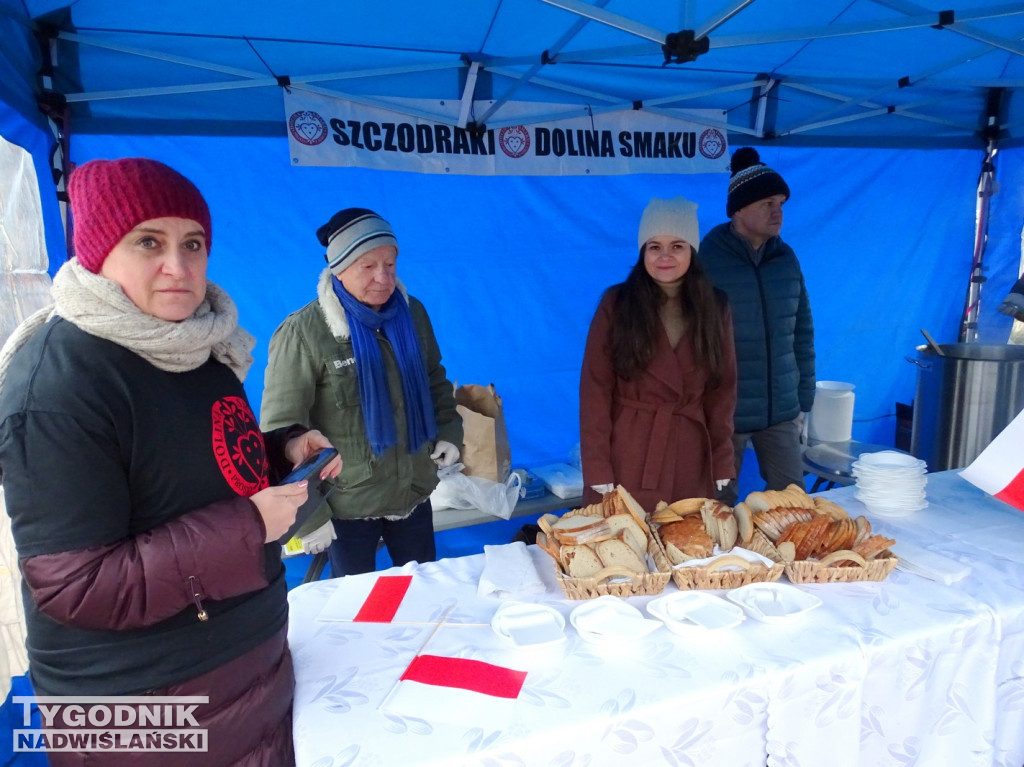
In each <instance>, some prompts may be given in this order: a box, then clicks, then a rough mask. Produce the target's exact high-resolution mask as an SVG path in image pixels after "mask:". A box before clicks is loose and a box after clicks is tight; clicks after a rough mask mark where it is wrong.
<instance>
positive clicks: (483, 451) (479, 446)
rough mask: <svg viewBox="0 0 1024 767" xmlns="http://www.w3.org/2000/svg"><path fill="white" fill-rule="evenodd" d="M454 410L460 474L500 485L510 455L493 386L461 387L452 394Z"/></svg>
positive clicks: (503, 479)
mask: <svg viewBox="0 0 1024 767" xmlns="http://www.w3.org/2000/svg"><path fill="white" fill-rule="evenodd" d="M455 404H456V408H455V409H456V410H457V411H458V413H459V415H460V416H462V432H463V438H462V444H463V448H462V455H461V457H460V459H459V460H461V461H462V463H463V464H464V465H465V468H464V469H463V473H465V474H469V475H471V476H474V477H483V478H485V479H489V480H491V481H492V482H504V481H505V479H506V478H507V477H508V475H509V472H510V471H511V470H512V451H511V449H510V448H509V444H508V430H507V429H506V428H505V412H504V410H502V407H501V397H499V396H498V392H497V391H495V389H494V384H489V385H487V386H478V385H477V384H464V385H462V386H459V387H458V388H457V389H456V390H455Z"/></svg>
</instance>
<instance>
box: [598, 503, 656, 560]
mask: <svg viewBox="0 0 1024 767" xmlns="http://www.w3.org/2000/svg"><path fill="white" fill-rule="evenodd" d="M605 522H607V523H608V527H610V528H611V531H612V533H613V534H618V532H619V531H620V530H621V531H622V533H623V534H624V537H623V539H624V540H625V541H626V543H628V544H629V545H630V546H631V547H632V548H633V551H635V552H636V553H637V554H639V555H640V556H641V558H642V557H643V556H644V555H645V554H646V553H647V536H646V535H644V531H643V530H641V529H640V525H638V524H637V523H636V520H635V519H633V517H632V515H630V514H612V515H611V516H610V517H606V518H605Z"/></svg>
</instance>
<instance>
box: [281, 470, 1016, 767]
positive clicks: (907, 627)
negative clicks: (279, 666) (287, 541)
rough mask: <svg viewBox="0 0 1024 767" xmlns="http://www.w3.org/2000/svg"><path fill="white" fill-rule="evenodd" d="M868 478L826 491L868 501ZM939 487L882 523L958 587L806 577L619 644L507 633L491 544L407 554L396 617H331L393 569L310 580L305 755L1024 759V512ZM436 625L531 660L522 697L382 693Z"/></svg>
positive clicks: (294, 644) (850, 502)
mask: <svg viewBox="0 0 1024 767" xmlns="http://www.w3.org/2000/svg"><path fill="white" fill-rule="evenodd" d="M855 489H856V488H853V487H848V488H840V489H837V490H833V491H830V492H829V493H827V494H826V495H827V496H828V497H829V498H832V499H833V500H835V501H837V502H838V503H840V504H841V505H843V506H844V507H846V508H847V509H848V511H849V512H850V513H851V514H853V515H857V514H861V513H864V514H865V515H866V516H869V517H870V515H868V514H866V512H865V510H864V507H863V506H862V505H861V504H860V502H859V501H857V500H856V498H855V496H854V491H855ZM927 492H928V498H929V501H930V505H929V507H928V508H926V509H924V510H922V511H919V512H917V513H916V514H914V515H913V516H912V517H909V518H907V519H901V520H882V519H877V518H876V519H872V523H873V526H874V527H875V528H876V529H877V530H879V531H881V532H884V533H888V534H889V535H890V537H892V538H895V539H896V540H897V544H896V546H895V547H894V549H895V551H896V553H897V554H898V553H899V543H898V542H899V541H906V542H908V543H912V544H914V545H916V546H922V547H925V548H927V549H929V550H932V551H935V552H937V553H940V554H942V555H945V556H948V557H951V558H953V559H956V560H958V561H960V562H963V563H966V564H969V565H970V567H971V569H972V572H971V574H970V575H968V576H967V577H966V578H964V579H962V580H960V581H958V582H956V583H954V584H952V585H948V586H947V585H943V584H942V583H938V582H935V581H931V580H926V579H924V578H922V577H919V576H917V575H912V574H909V573H905V572H902V571H900V570H896V571H895V572H893V573H892V574H891V575H890V576H889V578H887V579H886V580H885V581H884V582H882V583H863V584H824V585H807V586H800V588H802V589H806V590H807V591H809V592H811V593H813V594H815V595H817V596H818V597H820V598H821V599H822V601H823V603H824V604H823V605H822V606H821V607H820V608H818V609H816V610H813V611H812V612H810V613H808V614H806V615H804V616H801V617H798V618H793V619H791V620H790V621H788V622H783V623H771V624H769V623H760V622H757V621H754V620H751V619H749V618H748V619H747V620H745V621H744V622H743V623H741V624H740V625H738V626H737V627H735V628H733V629H729V630H726V631H725V632H707V633H705V632H702V631H700V630H697V629H695V630H694V632H693V637H692V638H685V639H684V638H682V637H679V636H676V635H675V634H671V633H670V632H669V631H668V630H667V629H665V628H659V629H658V630H656V631H654V632H653V633H651V634H649V635H648V636H647V637H645V638H643V639H641V640H637V641H635V642H633V643H629V644H623V645H621V646H616V647H614V648H608V647H605V646H598V645H593V644H588V643H586V642H584V641H583V640H582V639H580V638H579V636H578V635H577V634H576V632H575V631H574V630H573V629H572V628H571V627H570V626H569V625H568V621H567V628H566V632H567V634H568V640H567V641H566V642H564V643H562V644H560V645H554V646H551V647H546V648H537V649H533V650H521V649H515V648H510V647H508V646H507V645H506V644H505V643H504V642H503V641H502V640H501V639H500V638H499V637H497V636H496V635H495V634H494V633H493V632H492V630H491V629H490V627H489V625H487V624H488V622H489V620H490V617H491V615H492V614H493V612H494V611H495V610H496V609H497V607H498V606H499V605H500V604H501V600H499V599H495V598H481V597H478V596H477V592H476V584H477V581H478V580H479V577H480V574H481V571H482V569H483V565H484V557H483V555H475V556H469V557H461V558H458V559H448V560H442V561H441V562H436V563H429V564H425V565H417V566H413V567H410V568H407V569H406V570H405V572H409V573H412V575H413V581H414V584H415V592H414V591H413V589H410V592H409V595H410V596H412V595H413V594H414V593H415V597H416V600H415V609H405V607H406V606H405V605H403V613H401V614H399V615H396V620H395V622H394V623H389V624H379V623H378V624H370V623H352V622H346V621H338V620H333V621H329V620H322V619H321V617H320V616H321V612H322V611H323V609H324V607H325V605H326V604H327V603H328V600H329V599H330V597H331V595H332V593H334V592H335V590H338V589H343V590H345V589H353V590H361V591H363V592H365V591H366V590H367V581H368V580H369V581H372V580H373V579H376V578H377V577H378V576H379V575H381V573H372V574H366V575H360V576H349V577H347V578H341V579H337V580H332V581H322V582H319V583H313V584H308V585H304V586H300V587H298V588H296V589H295V590H293V591H292V593H291V597H290V599H291V610H292V611H291V621H290V630H289V640H290V643H291V648H292V655H293V658H294V661H295V674H296V690H295V709H294V721H295V750H296V758H297V762H298V764H299V765H300V766H304V767H313V766H314V765H315V766H316V767H329V766H333V767H341V766H342V765H383V766H385V767H388V766H390V765H399V764H401V765H479V766H480V767H484V765H494V766H498V765H565V766H566V767H568V766H569V765H590V766H591V767H598V765H609V766H613V765H614V766H616V767H617V766H618V765H621V764H625V763H632V764H644V765H661V764H664V765H727V766H728V767H741V766H742V765H757V766H758V767H761V766H762V765H765V764H766V763H768V764H770V765H775V766H779V767H781V766H782V765H785V766H786V767H798V766H800V765H802V766H803V767H818V766H819V765H823V764H828V765H832V766H835V767H842V766H844V765H851V766H852V765H872V767H874V766H875V765H900V766H901V767H909V765H926V766H930V765H957V767H967V766H970V765H999V766H1000V767H1004V766H1005V767H1020V765H1021V764H1024V513H1021V512H1019V511H1017V510H1015V509H1012V508H1011V507H1009V506H1007V505H1005V504H1002V503H1000V502H999V501H995V500H994V499H992V498H990V497H988V496H986V495H985V494H984V493H982V492H981V491H980V490H978V489H977V488H975V487H974V486H973V485H970V484H969V483H967V482H966V481H965V480H963V479H962V478H960V477H959V475H958V474H957V473H956V472H955V471H950V472H943V473H940V474H933V475H929V484H928V488H927ZM530 552H531V554H532V555H533V556H534V558H535V561H536V563H537V566H538V570H539V571H540V573H541V575H542V577H543V579H544V582H545V584H546V586H547V589H546V591H545V593H543V594H539V595H533V596H531V597H530V601H536V602H543V603H545V604H549V605H551V606H553V607H555V608H556V609H557V610H559V611H560V612H561V613H562V614H563V615H565V616H566V618H567V619H568V615H569V613H570V612H571V610H572V609H573V608H574V607H576V606H577V605H579V604H581V603H580V602H574V601H571V600H567V599H565V598H564V595H563V593H562V590H561V589H560V588H559V586H558V585H557V582H556V580H555V573H554V569H553V566H552V563H551V561H550V559H549V558H548V557H547V555H546V554H544V553H543V552H541V551H539V550H538V549H537V548H536V547H535V546H531V547H530ZM388 572H389V573H397V572H400V571H399V570H397V569H396V570H393V571H388ZM783 580H785V579H783ZM675 588H676V587H675V585H674V584H673V583H672V582H670V583H669V584H668V586H667V589H666V592H665V593H668V592H669V591H672V590H675ZM652 598H653V597H635V598H632V599H630V600H628V601H629V602H630V603H631V604H634V605H635V606H637V607H639V608H641V609H642V608H643V605H644V604H646V602H648V601H650V599H652ZM452 605H454V607H452ZM449 607H452V609H451V610H450V612H448V616H447V618H446V622H445V624H444V625H443V626H442V627H441V628H440V629H439V630H437V632H436V633H434V634H433V635H432V636H431V634H430V632H431V631H432V630H433V624H432V623H431V621H433V620H437V617H438V616H440V615H444V614H445V613H446V611H448V610H449ZM403 615H404V620H403V621H401V622H400V619H402V618H403ZM325 617H326V616H325ZM428 637H429V643H428V644H427V647H426V649H425V652H429V653H431V654H434V655H441V656H450V657H460V658H472V659H476V660H482V661H486V662H488V663H491V664H496V665H501V666H506V667H509V668H514V669H521V670H525V671H528V675H527V678H526V683H525V685H524V687H523V689H522V692H521V694H520V696H519V699H518V700H517V701H516V703H515V706H514V709H513V713H512V714H511V716H510V717H509V718H507V720H502V721H501V722H500V723H498V724H496V725H489V724H488V723H486V722H480V721H467V722H466V723H465V724H452V723H449V722H447V721H443V720H444V719H445V717H443V716H441V715H439V716H436V717H433V716H425V717H403V716H398V715H394V714H392V713H389V712H388V710H387V706H385V707H384V708H383V710H379V706H380V705H381V703H382V701H384V699H385V698H386V696H387V695H388V693H389V692H390V691H391V690H392V688H393V687H394V685H395V683H396V680H397V679H398V677H399V675H400V674H401V673H402V671H403V670H404V669H405V668H406V667H407V666H408V664H409V663H410V661H411V660H412V659H413V657H414V656H415V655H416V653H417V651H418V650H420V648H421V647H422V646H423V643H424V641H425V640H426V639H427V638H428ZM449 718H450V717H449ZM472 718H473V717H470V719H472Z"/></svg>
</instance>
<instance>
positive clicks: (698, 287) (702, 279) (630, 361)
mask: <svg viewBox="0 0 1024 767" xmlns="http://www.w3.org/2000/svg"><path fill="white" fill-rule="evenodd" d="M646 249H647V245H646V244H645V245H644V246H643V247H642V248H640V258H639V259H637V262H636V264H634V265H633V268H632V269H631V270H630V272H629V276H628V277H626V281H625V282H623V283H622V284H621V285H619V286H618V288H619V290H618V296H617V298H616V301H615V323H614V324H613V325H612V338H611V342H612V356H613V359H614V365H615V372H616V374H617V375H618V376H619V377H620V378H623V379H625V380H627V381H628V380H630V379H631V378H632V377H633V376H635V375H636V374H637V373H639V372H640V371H641V370H643V369H644V368H646V367H647V366H648V365H649V364H650V362H651V359H652V358H653V357H654V347H655V344H656V343H657V338H658V332H659V330H660V325H659V323H660V322H661V320H660V319H659V317H658V307H659V306H660V305H661V302H662V301H664V300H666V298H667V297H666V295H665V293H664V291H662V289H661V288H660V287H659V286H658V283H657V282H656V281H655V280H654V278H653V277H651V275H650V274H648V273H647V268H646V266H644V252H645V250H646ZM690 254H691V258H690V268H689V269H687V271H686V274H685V275H683V283H682V285H681V286H680V290H679V294H678V296H677V297H675V298H670V299H668V300H675V301H679V302H680V304H681V306H682V310H683V321H684V322H685V323H686V328H687V332H688V333H689V335H690V337H691V338H692V339H693V348H694V352H695V354H696V356H697V362H698V363H699V364H702V365H704V366H705V367H707V369H708V371H709V381H708V383H709V385H710V386H711V387H712V388H713V387H715V386H717V385H718V383H719V381H720V380H721V375H722V358H723V353H722V320H721V317H722V311H721V310H722V307H724V306H725V303H726V297H725V294H724V293H723V292H722V291H720V290H718V289H717V288H715V287H714V286H713V285H712V284H711V281H710V280H709V279H708V278H707V275H706V274H705V273H704V269H703V268H702V267H701V265H700V261H698V260H697V253H696V251H695V250H694V247H693V245H690Z"/></svg>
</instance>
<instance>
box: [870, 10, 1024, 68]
mask: <svg viewBox="0 0 1024 767" xmlns="http://www.w3.org/2000/svg"><path fill="white" fill-rule="evenodd" d="M871 1H872V2H873V3H874V4H875V5H881V6H883V7H885V8H888V9H889V10H892V11H898V12H899V13H904V14H906V15H907V16H914V15H916V14H922V13H928V12H929V11H928V9H927V8H924V7H922V6H920V5H918V4H917V3H911V2H906V1H905V0H871ZM989 10H990V11H991V10H992V9H989ZM1002 11H1003V12H1001V13H999V12H997V13H994V14H993V15H991V16H989V15H984V16H979V15H978V13H977V12H975V13H966V12H965V13H961V12H960V11H957V12H956V17H955V23H953V24H950V25H948V26H945V27H943V29H948V30H949V31H950V32H953V33H954V34H957V35H963V36H964V37H968V38H970V39H972V40H977V41H979V42H982V43H985V44H987V45H990V46H991V47H993V48H1002V49H1003V50H1004V51H1007V52H1009V53H1014V54H1016V55H1018V56H1024V47H1022V46H1020V45H1018V44H1016V43H1014V42H1012V41H1010V40H1007V39H1006V38H1003V37H998V36H997V35H993V34H989V33H988V32H983V31H981V30H980V29H975V28H974V27H972V26H970V25H969V24H968V22H971V21H977V20H979V19H983V18H996V17H999V16H1015V15H1018V14H1020V13H1024V8H1021V5H1020V3H1014V4H1011V5H1006V6H1002ZM931 13H932V15H933V16H934V15H935V12H934V11H932V12H931Z"/></svg>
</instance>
